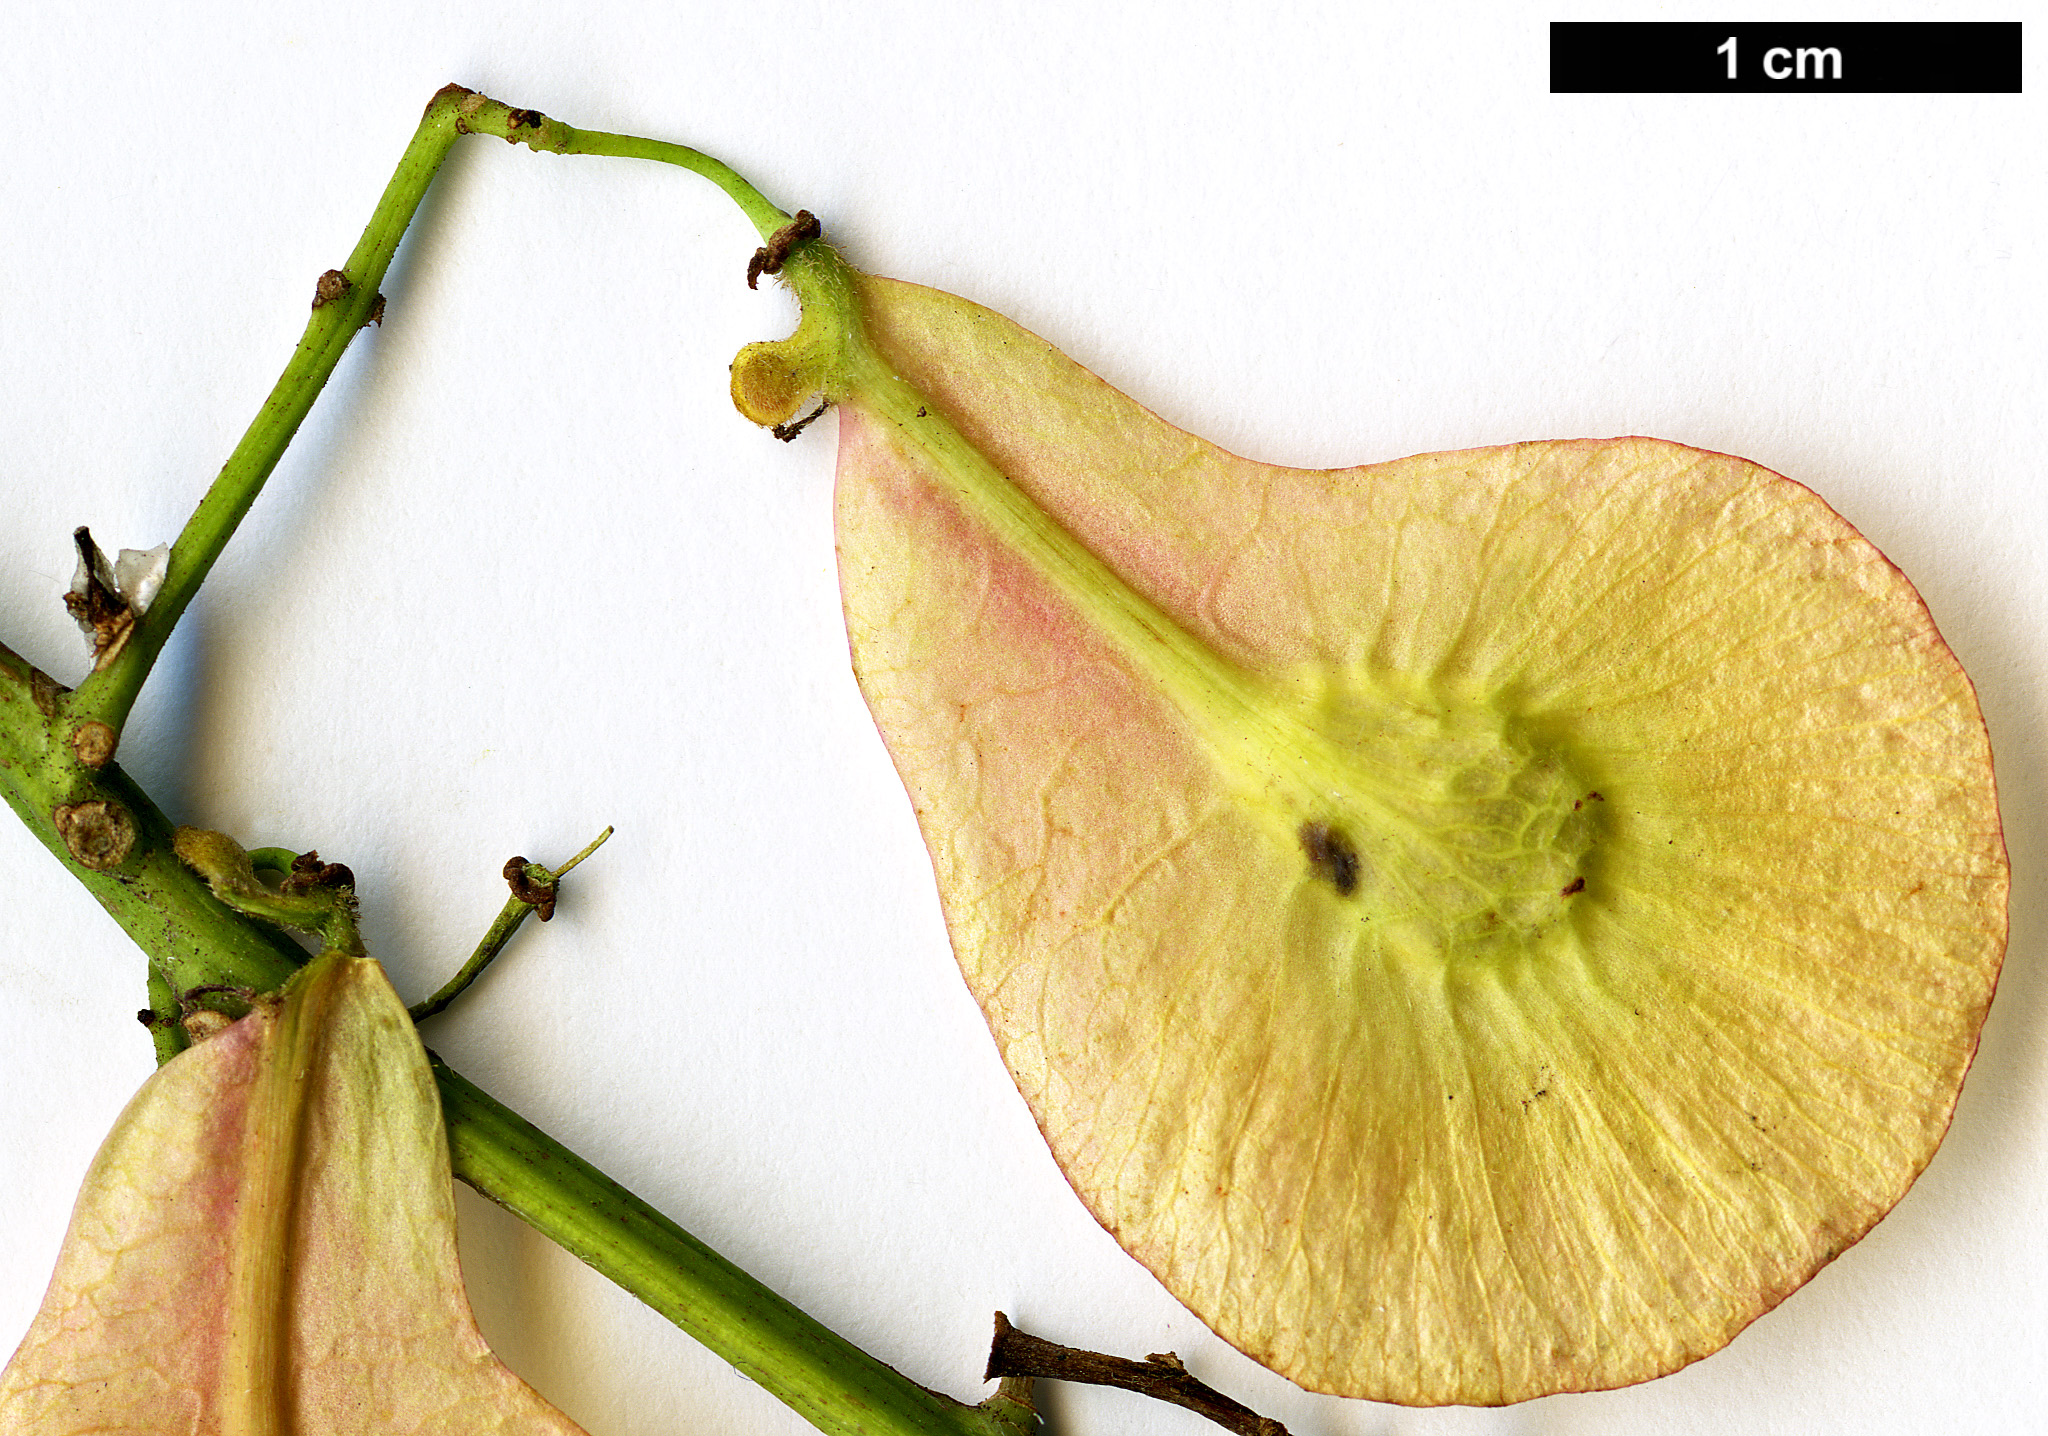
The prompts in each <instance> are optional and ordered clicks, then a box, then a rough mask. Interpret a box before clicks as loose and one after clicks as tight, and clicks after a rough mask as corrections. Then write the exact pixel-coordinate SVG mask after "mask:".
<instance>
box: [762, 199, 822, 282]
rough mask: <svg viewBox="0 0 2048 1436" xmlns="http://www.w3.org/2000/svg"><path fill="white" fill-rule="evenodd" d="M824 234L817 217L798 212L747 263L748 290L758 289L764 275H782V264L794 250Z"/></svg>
mask: <svg viewBox="0 0 2048 1436" xmlns="http://www.w3.org/2000/svg"><path fill="white" fill-rule="evenodd" d="M824 232H825V231H824V227H823V226H821V225H820V224H819V223H818V217H817V216H816V215H814V214H812V213H811V212H810V211H809V210H807V209H800V210H798V211H797V212H796V218H795V219H793V220H791V221H790V222H789V223H788V224H785V225H784V226H783V227H782V228H780V229H778V230H776V231H775V233H774V234H772V235H770V236H769V238H768V242H767V243H766V244H764V245H762V246H761V247H760V248H759V249H757V250H755V251H754V257H753V258H752V259H750V260H748V261H747V288H749V289H758V288H759V287H760V280H761V276H762V275H764V274H780V273H782V263H783V261H784V260H786V259H788V258H789V252H790V251H791V250H792V249H795V248H796V247H797V246H798V245H799V244H802V243H803V242H804V241H805V240H807V239H816V238H817V237H818V236H819V235H821V234H823V233H824Z"/></svg>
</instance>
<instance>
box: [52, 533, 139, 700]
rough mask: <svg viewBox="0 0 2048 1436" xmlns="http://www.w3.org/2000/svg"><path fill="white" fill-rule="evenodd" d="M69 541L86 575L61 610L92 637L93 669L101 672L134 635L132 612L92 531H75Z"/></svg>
mask: <svg viewBox="0 0 2048 1436" xmlns="http://www.w3.org/2000/svg"><path fill="white" fill-rule="evenodd" d="M71 539H72V542H73V543H75V544H77V545H78V565H79V568H80V570H81V571H82V572H83V573H84V574H85V588H84V590H83V591H82V592H81V591H79V590H77V589H73V590H72V591H71V592H69V593H67V594H65V595H64V606H65V607H66V608H67V609H69V610H70V611H71V616H72V617H73V618H75V619H77V620H78V626H79V627H80V628H83V629H85V630H86V631H87V632H88V633H89V634H90V635H91V637H92V656H93V666H94V667H95V668H104V667H106V666H107V664H109V663H111V662H113V660H114V658H115V656H116V655H117V654H119V653H120V651H121V649H122V647H123V646H124V645H126V644H127V642H128V635H129V634H130V633H132V632H134V630H135V609H134V607H133V606H132V605H130V604H129V602H128V600H127V599H125V598H123V597H122V596H121V594H120V591H119V590H118V589H116V588H115V587H114V584H113V571H112V570H111V569H110V568H109V567H108V565H107V556H106V555H105V554H104V553H102V552H101V551H100V546H99V545H98V544H96V543H94V542H93V537H92V531H91V530H90V529H87V528H79V529H76V530H74V531H73V533H72V535H71Z"/></svg>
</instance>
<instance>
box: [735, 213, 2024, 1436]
mask: <svg viewBox="0 0 2048 1436" xmlns="http://www.w3.org/2000/svg"><path fill="white" fill-rule="evenodd" d="M784 272H785V276H786V278H787V280H788V282H789V283H790V284H791V285H792V287H793V288H795V290H796V291H797V293H798V295H799V297H800V298H801V299H802V300H803V302H804V320H803V323H802V325H801V326H800V327H799V329H798V331H797V333H796V334H795V335H794V336H792V337H791V339H789V340H787V341H783V342H781V343H779V344H770V345H757V346H753V347H752V348H750V349H749V350H747V351H744V352H743V353H742V355H741V356H740V359H739V360H738V361H737V362H736V364H735V368H734V394H735V398H736V401H737V402H738V403H739V406H740V408H741V409H742V411H743V412H745V413H747V414H748V415H749V416H750V417H752V418H754V419H756V420H757V421H759V422H764V423H781V422H786V421H787V420H788V419H789V418H791V417H793V416H794V415H795V414H796V413H797V412H798V411H799V409H800V408H801V407H802V405H803V403H804V402H805V401H806V400H807V399H808V397H809V396H810V395H811V394H813V393H819V394H822V395H823V396H824V397H826V398H828V399H832V400H836V401H837V402H838V405H839V445H840V457H839V479H838V498H837V503H838V530H839V548H840V574H841V583H842V588H843V591H844V597H845V605H846V619H847V630H848V634H849V637H850V640H851V645H852V650H853V658H854V666H855V670H856V672H857V674H858V676H859V679H860V683H861V687H862V689H863V691H864V692H865V694H866V696H867V699H868V702H869V704H870V706H871V708H872V710H873V713H874V716H875V720H876V722H877V724H878V726H879V727H880V729H881V732H882V735H883V737H884V739H885V741H886V742H887V744H888V746H889V750H890V753H891V754H892V756H893V757H894V760H895V762H896V765H897V768H898V771H899V773H900V774H901V776H902V778H903V781H904V783H905V785H906V787H907V788H908V790H909V792H910V796H911V799H912V802H913V804H914V805H915V808H916V811H917V817H918V822H919V823H920V825H921V827H922V829H923V832H924V836H925V840H926V843H927V845H928V846H929V848H930V851H931V855H932V863H933V867H934V870H935V872H936V875H937V878H938V886H939V892H940V896H941V900H942V902H943V905H944V908H945V913H946V919H947V923H948V926H949V929H950V932H951V935H952V939H953V943H954V948H955V951H956V954H957V956H958V959H959V962H960V966H961V969H962V971H963V973H964V974H965V976H966V979H967V982H968V984H969V986H970V987H971V988H972V989H973V991H974V993H975V996H976V997H977V999H978V1000H979V1001H980V1003H981V1006H982V1009H983V1011H984V1013H985V1014H986V1016H987V1018H988V1021H989V1025H990V1028H991V1030H992V1032H993V1033H994V1035H995V1039H996V1043H997V1045H998V1047H999V1048H1000V1050H1001V1052H1002V1055H1003V1058H1004V1060H1005V1062H1006V1063H1007V1064H1008V1065H1009V1069H1010V1072H1011V1074H1012V1075H1013V1077H1014V1078H1015V1080H1016V1082H1017V1085H1018V1087H1019V1089H1020V1090H1021V1091H1022V1093H1023V1095H1024V1098H1025V1100H1026V1101H1027V1102H1028V1103H1029V1104H1030V1107H1031V1110H1032V1112H1033V1113H1034V1114H1035V1116H1036V1117H1037V1120H1038V1123H1039V1125H1040V1127H1041V1128H1042V1129H1043V1131H1044V1133H1045V1136H1046V1140H1047V1141H1048V1143H1049V1144H1050V1145H1051V1148H1052V1151H1053V1154H1054V1155H1055V1157H1056V1158H1057V1159H1058V1161H1059V1163H1060V1165H1061V1167H1062V1168H1063V1170H1064V1171H1065V1172H1066V1174H1067V1177H1068V1179H1069V1180H1070V1181H1071V1182H1072V1184H1073V1186H1074V1188H1075V1190H1076V1191H1077V1192H1078V1193H1079V1195H1080V1196H1081V1198H1082V1200H1083V1201H1084V1202H1085V1203H1086V1204H1087V1205H1088V1207H1089V1209H1090V1210H1091V1211H1093V1212H1094V1214H1095V1215H1096V1217H1097V1218H1098V1219H1099V1220H1100V1221H1101V1222H1102V1223H1103V1225H1104V1226H1106V1227H1107V1228H1108V1229H1109V1230H1110V1231H1111V1232H1113V1233H1114V1234H1115V1235H1116V1237H1117V1238H1118V1240H1119V1241H1120V1242H1122V1243H1123V1245H1124V1246H1125V1247H1126V1248H1127V1249H1128V1250H1129V1251H1130V1252H1131V1253H1132V1254H1133V1255H1134V1256H1136V1257H1137V1258H1138V1259H1139V1260H1140V1261H1141V1262H1143V1263H1144V1264H1145V1265H1146V1266H1147V1267H1149V1268H1150V1269H1151V1270H1152V1271H1153V1272H1154V1273H1156V1274H1157V1275H1158V1276H1159V1277H1160V1279H1161V1280H1162V1281H1163V1282H1164V1283H1165V1284H1166V1285H1167V1287H1168V1288H1170V1289H1171V1290H1172V1291H1173V1292H1174V1293H1175V1294H1176V1295H1178V1296H1179V1297H1180V1298H1181V1299H1182V1300H1183V1301H1185V1302H1186V1303H1187V1304H1188V1305H1189V1306H1190V1307H1191V1308H1192V1309H1193V1310H1194V1311H1195V1312H1196V1313H1197V1314H1198V1315H1200V1316H1201V1317H1202V1318H1203V1319H1204V1320H1205V1321H1207V1322H1208V1323H1209V1324H1210V1325H1211V1326H1212V1327H1214V1328H1215V1329H1216V1330H1217V1331H1218V1332H1219V1333H1220V1334H1222V1335H1223V1336H1224V1337H1225V1338H1227V1339H1228V1340H1230V1341H1231V1342H1233V1343H1234V1344H1236V1345H1237V1346H1239V1347H1241V1348H1242V1349H1243V1350H1245V1351H1246V1352H1248V1353H1250V1354H1251V1355H1252V1356H1254V1357H1256V1358H1258V1359H1259V1360H1261V1361H1263V1362H1265V1363H1266V1364H1268V1365H1269V1366H1272V1367H1273V1368H1275V1369H1276V1370H1278V1371H1280V1372H1282V1373H1283V1374H1285V1375H1287V1376H1289V1377H1291V1378H1293V1379H1294V1380H1296V1381H1297V1382H1299V1383H1301V1384H1303V1385H1305V1386H1308V1387H1311V1388H1314V1389H1318V1390H1326V1391H1335V1392H1341V1393H1345V1394H1349V1395H1355V1396H1365V1397H1373V1398H1377V1399H1382V1400H1390V1401H1399V1402H1406V1403H1414V1404H1435V1403H1448V1402H1465V1403H1480V1404H1494V1403H1503V1402H1511V1401H1519V1400H1522V1399H1525V1398H1528V1397H1533V1396H1539V1395H1543V1394H1546V1393H1549V1392H1556V1391H1565V1390H1582V1389H1590V1388H1599V1387H1609V1386H1616V1385H1622V1384H1626V1383H1630V1382H1635V1381H1641V1380H1644V1379H1646V1378H1648V1377H1652V1376H1656V1375H1659V1374H1661V1373H1663V1372H1667V1371H1670V1370H1672V1369H1674V1368H1676V1367H1679V1366H1682V1365H1684V1364H1685V1363H1687V1362H1689V1361H1692V1360H1695V1359H1697V1358H1699V1357H1701V1356H1704V1355H1706V1354H1708V1353H1710V1352H1712V1351H1714V1350H1716V1349H1717V1348H1719V1347H1720V1346H1721V1345H1723V1344H1724V1343H1726V1342H1727V1341H1728V1340H1729V1339H1730V1338H1731V1337H1733V1336H1734V1334H1735V1333H1736V1332H1737V1331H1739V1330H1740V1329H1741V1328H1742V1327H1743V1326H1745V1325H1746V1324H1747V1323H1749V1322H1750V1321H1751V1320H1753V1319H1754V1318H1755V1317H1757V1316H1758V1315H1759V1314H1760V1313H1762V1312H1764V1311H1766V1310H1768V1309H1769V1308H1770V1307H1772V1306H1773V1305H1775V1304H1776V1303H1777V1302H1778V1301H1780V1300H1782V1299H1783V1298H1784V1297H1785V1296H1786V1295H1787V1294H1788V1293H1790V1292H1791V1291H1793V1290H1794V1289H1795V1288H1797V1287H1798V1286H1799V1285H1800V1284H1801V1283H1803V1282H1804V1281H1806V1280H1807V1278H1808V1277H1810V1276H1811V1275H1812V1274H1813V1273H1814V1272H1815V1271H1816V1270H1817V1269H1818V1268H1819V1267H1820V1266H1822V1265H1823V1264H1825V1263H1826V1262H1828V1261H1829V1260H1831V1259H1833V1258H1834V1257H1835V1256H1836V1255H1838V1254H1839V1253H1840V1252H1841V1251H1842V1250H1843V1249H1844V1248H1845V1247H1847V1246H1848V1245H1849V1244H1850V1243H1852V1242H1854V1241H1855V1240H1856V1239H1857V1238H1858V1237H1859V1236H1861V1235H1862V1234H1863V1233H1864V1232H1865V1231H1866V1230H1868V1229H1869V1227H1870V1226H1871V1225H1872V1224H1873V1223H1874V1222H1876V1221H1877V1220H1878V1218H1879V1217H1881V1216H1882V1215H1883V1214H1884V1213H1885V1212H1886V1211H1887V1210H1889V1209H1890V1208H1891V1206H1892V1205H1893V1204H1894V1203H1895V1202H1897V1201H1898V1199H1899V1198H1900V1196H1901V1195H1902V1194H1903V1193H1904V1191H1905V1190H1906V1188H1907V1187H1908V1186H1909V1185H1910V1184H1911V1182H1912V1181H1913V1179H1914V1177H1915V1176H1916V1175H1917V1174H1918V1172H1919V1171H1920V1170H1921V1168H1922V1167H1923V1166H1924V1165H1925V1164H1926V1162H1927V1161H1928V1159H1929V1158H1930V1156H1931V1155H1932V1154H1933V1152H1934V1149H1935V1147H1936V1145H1937V1144H1938V1143H1939V1141H1940V1139H1941V1136H1942V1134H1943V1132H1944V1131H1945V1129H1946V1127H1947V1124H1948V1121H1949V1116H1950V1113H1951V1110H1952V1108H1953V1105H1954V1102H1955V1099H1956V1095H1957V1091H1958V1088H1959V1085H1960V1083H1961V1082H1962V1079H1963V1075H1964V1072H1965V1070H1966V1069H1967V1068H1968V1066H1969V1063H1970V1059H1971V1057H1972V1055H1973V1053H1974V1051H1975V1047H1976V1042H1977V1034H1978V1029H1979V1027H1980V1025H1981V1023H1982V1021H1983V1018H1984V1014H1985V1009H1986V1006H1987V1004H1988V1003H1989V1001H1990V998H1991V994H1992V989H1993V986H1994V983H1995V981H1996V978H1997V973H1998V968H1999V964H2000V961H2001V958H2002V955H2003V950H2004V936H2005V893H2006V885H2007V870H2006V861H2005V854H2004V847H2003V842H2002V839H2001V836H2000V827H1999V819H1998V810H1997V802H1996V795H1995V791H1994V787H1993V782H1992V775H1991V759H1990V752H1989V748H1988V745H1987V741H1986V736H1985V730H1984V726H1983V722H1982V719H1981V716H1980V714H1979V711H1978V707H1977V703H1976V700H1975V697H1974V694H1973V691H1972V689H1971V687H1970V684H1969V681H1968V680H1967V678H1966V677H1965V676H1964V674H1963V672H1962V670H1961V668H1960V667H1959V666H1958V664H1957V663H1956V660H1955V658H1954V657H1953V655H1952V654H1951V653H1950V651H1949V649H1948V648H1947V646H1946V645H1945V644H1944V643H1943V642H1942V640H1941V638H1940V636H1939V634H1938V633H1937V632H1936V630H1935V627H1934V624H1933V622H1932V620H1931V619H1930V617H1929V615H1928V613H1927V610H1926V608H1925V606H1924V605H1923V604H1922V603H1921V601H1920V599H1919V597H1918V595H1917V594H1916V593H1915V592H1914V590H1913V588H1912V586H1911V585H1910V584H1909V583H1908V582H1907V581H1906V579H1905V578H1904V577H1903V576H1902V575H1901V574H1900V573H1899V572H1898V571H1897V570H1896V569H1894V568H1893V567H1892V566H1891V565H1890V564H1889V563H1887V562H1886V561H1885V560H1884V558H1883V557H1882V555H1880V554H1879V553H1878V552H1877V551H1876V550H1875V549H1874V548H1873V547H1872V546H1871V545H1870V544H1869V543H1867V542H1866V541H1865V540H1864V539H1863V538H1862V537H1861V536H1860V535H1858V534H1857V533H1856V531H1855V530H1854V529H1853V528H1851V527H1850V526H1849V524H1848V523H1846V522H1845V521H1844V520H1842V519H1841V518H1840V517H1839V516H1837V515H1836V514H1835V513H1834V512H1833V511H1832V510H1830V509H1829V508H1828V507H1827V505H1826V504H1825V503H1823V502H1822V501H1821V500H1820V499H1819V498H1818V497H1816V496H1815V495H1814V494H1813V493H1811V492H1810V491H1808V490H1807V489H1805V488H1803V487H1801V486H1800V485H1798V484H1796V483H1793V482H1791V481H1790V480H1788V479H1785V478H1782V477H1780V476H1778V475H1776V474H1773V473H1771V472H1769V471H1768V470H1765V469H1762V468H1760V467H1758V466H1757V465H1755V464H1751V463H1748V462H1746V461H1744V460H1741V459H1737V458H1732V457H1729V456H1727V455H1722V454H1713V453H1706V452H1702V451H1700V450H1696V449H1690V448H1686V447H1683V446H1681V445H1677V444H1671V443H1665V442H1661V441H1658V440H1654V439H1642V438H1626V439H1614V440H1606V441H1570V442H1556V443H1530V444H1516V445H1509V446H1506V447H1502V448H1494V449H1477V450H1471V451H1466V452H1462V453H1447V454H1428V455H1419V456H1416V457H1413V458H1408V459H1401V460H1397V461H1394V462H1391V463H1383V464H1374V465H1368V466H1365V467H1362V468H1356V469H1347V470H1339V471H1334V472H1311V471H1305V470H1298V469H1287V468H1280V467H1276V466H1273V465H1267V464H1260V463H1255V462H1252V461H1250V460H1247V459H1242V458H1238V457H1236V456H1234V455H1231V454H1228V453H1225V452H1223V451H1222V450H1220V449H1218V448H1216V447H1215V446H1214V445H1211V444H1208V443H1205V442H1204V441H1202V440H1201V439H1198V438H1195V437H1194V436H1192V435H1189V434H1186V433H1183V432H1181V431H1179V430H1177V429H1175V428H1173V427H1172V426H1170V425H1168V424H1166V423H1164V422H1163V421H1161V420H1160V419H1158V418H1157V417H1155V416H1154V415H1152V414H1150V413H1148V412H1147V411H1145V410H1144V409H1143V408H1141V407H1140V406H1139V405H1137V404H1136V403H1134V402H1133V401H1131V400H1130V399H1128V398H1126V397H1125V396H1123V395H1122V394H1119V393H1117V392H1116V391H1115V390H1113V389H1111V388H1110V387H1109V386H1107V385H1106V384H1104V383H1102V382H1101V381H1100V380H1099V379H1097V378H1095V377H1094V376H1093V375H1091V374H1089V373H1088V372H1087V371H1086V370H1084V369H1082V368H1081V367H1080V366H1079V365H1077V364H1075V363H1073V362H1072V361H1071V360H1069V359H1067V358H1066V357H1065V356H1063V355H1061V354H1060V353H1059V352H1058V351H1056V350H1055V349H1053V348H1052V347H1051V346H1050V345H1048V344H1047V343H1045V342H1044V341H1043V340H1041V339H1039V338H1037V337H1036V336H1034V335H1031V334H1029V333H1027V332H1025V331H1024V330H1022V329H1020V328H1018V327H1017V326H1016V325H1014V324H1012V323H1010V322H1009V321H1008V320H1005V319H1003V318H1002V317H1001V316H999V315H996V314H992V313H990V312H989V311H987V310H985V309H981V308H979V307H977V306H975V305H973V304H970V303H968V302H967V301H965V300H962V299H957V298H954V297H952V296H949V295H945V294H941V293H937V292H935V291H932V290H928V289H922V288H918V287H915V286H911V285H906V284H900V283H896V282H893V281H888V280H882V279H874V278H869V277H866V276H860V275H857V274H854V273H853V272H852V271H850V270H848V269H847V268H846V267H845V266H844V265H843V264H841V263H840V262H839V261H838V260H837V259H836V257H835V256H833V255H832V254H831V253H830V251H829V250H827V249H825V248H824V247H823V246H821V245H815V244H814V245H811V246H807V247H805V248H804V249H802V250H800V251H798V252H797V253H796V254H795V255H793V256H792V257H791V260H790V262H789V264H788V266H787V267H786V269H785V271H784Z"/></svg>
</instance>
